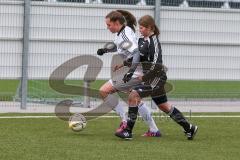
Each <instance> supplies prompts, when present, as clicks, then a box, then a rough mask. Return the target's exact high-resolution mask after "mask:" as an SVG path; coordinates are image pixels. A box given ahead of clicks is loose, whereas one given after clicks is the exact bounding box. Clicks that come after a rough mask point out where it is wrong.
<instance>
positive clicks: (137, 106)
mask: <svg viewBox="0 0 240 160" xmlns="http://www.w3.org/2000/svg"><path fill="white" fill-rule="evenodd" d="M145 91H147V92H145ZM149 91H150V92H149ZM150 93H151V88H149V87H147V88H146V86H144V85H139V86H137V87H134V89H133V90H132V91H131V92H130V94H129V97H128V104H129V108H128V122H127V128H126V129H125V130H123V131H122V132H120V133H116V134H115V135H116V136H118V137H120V138H124V139H130V138H132V130H133V127H134V125H135V122H136V119H137V113H138V112H139V113H140V115H141V116H143V118H144V120H145V122H146V123H147V124H148V126H149V128H150V130H152V132H150V131H149V132H147V134H146V135H145V136H151V137H160V136H161V134H160V132H159V130H158V128H157V126H156V124H155V121H154V120H153V118H152V116H151V112H150V111H149V110H148V108H147V106H146V105H145V104H144V103H143V102H142V101H141V99H142V97H147V96H148V95H150Z"/></svg>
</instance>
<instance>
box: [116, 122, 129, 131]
mask: <svg viewBox="0 0 240 160" xmlns="http://www.w3.org/2000/svg"><path fill="white" fill-rule="evenodd" d="M125 128H127V122H125V121H123V122H121V123H120V126H119V128H118V129H117V130H116V132H122V131H123V130H124V129H125Z"/></svg>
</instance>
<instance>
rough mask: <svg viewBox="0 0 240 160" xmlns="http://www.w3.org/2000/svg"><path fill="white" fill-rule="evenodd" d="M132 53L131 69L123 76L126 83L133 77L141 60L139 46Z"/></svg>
mask: <svg viewBox="0 0 240 160" xmlns="http://www.w3.org/2000/svg"><path fill="white" fill-rule="evenodd" d="M131 53H132V63H131V66H130V69H129V70H128V72H127V73H126V74H125V75H124V78H123V81H124V83H126V82H128V81H129V80H130V79H131V78H132V75H133V73H134V72H135V70H136V68H137V66H138V64H139V61H140V52H139V50H138V48H136V49H134V50H133V52H131Z"/></svg>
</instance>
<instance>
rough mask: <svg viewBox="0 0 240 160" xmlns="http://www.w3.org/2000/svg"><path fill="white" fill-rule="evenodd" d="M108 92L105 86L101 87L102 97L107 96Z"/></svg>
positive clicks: (100, 93)
mask: <svg viewBox="0 0 240 160" xmlns="http://www.w3.org/2000/svg"><path fill="white" fill-rule="evenodd" d="M108 94H109V92H108V91H107V90H106V89H105V88H104V87H101V88H100V89H99V95H100V96H101V98H102V99H104V98H106V97H107V96H108Z"/></svg>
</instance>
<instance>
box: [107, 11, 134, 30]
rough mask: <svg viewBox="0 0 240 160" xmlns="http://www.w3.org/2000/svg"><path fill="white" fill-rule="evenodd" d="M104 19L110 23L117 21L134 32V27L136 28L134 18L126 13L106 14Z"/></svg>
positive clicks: (114, 12) (113, 12)
mask: <svg viewBox="0 0 240 160" xmlns="http://www.w3.org/2000/svg"><path fill="white" fill-rule="evenodd" d="M105 18H109V19H110V21H112V22H116V21H119V23H120V24H123V25H127V26H129V27H130V28H132V30H133V31H134V32H135V26H137V20H136V18H135V17H134V16H133V15H132V14H131V13H130V12H128V11H125V10H116V11H112V12H110V13H108V14H107V15H106V17H105Z"/></svg>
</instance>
